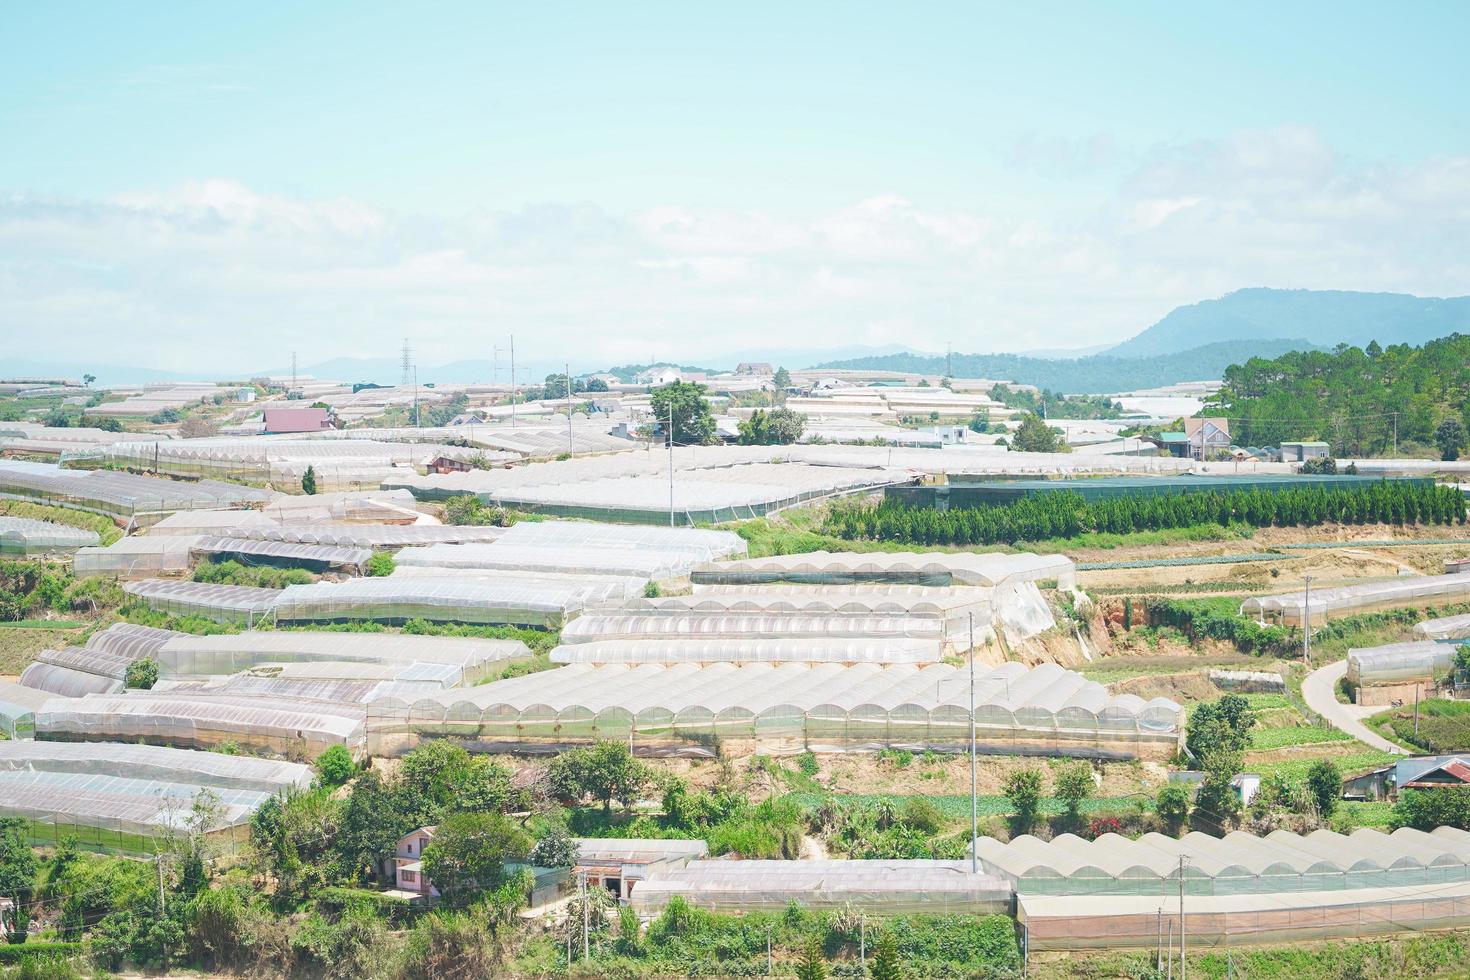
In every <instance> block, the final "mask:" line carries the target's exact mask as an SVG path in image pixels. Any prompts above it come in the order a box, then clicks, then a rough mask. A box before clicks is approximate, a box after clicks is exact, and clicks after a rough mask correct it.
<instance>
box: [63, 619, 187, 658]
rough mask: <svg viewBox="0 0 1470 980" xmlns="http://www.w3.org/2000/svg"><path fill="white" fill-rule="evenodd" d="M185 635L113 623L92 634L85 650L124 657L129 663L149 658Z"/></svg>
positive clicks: (154, 628) (173, 631)
mask: <svg viewBox="0 0 1470 980" xmlns="http://www.w3.org/2000/svg"><path fill="white" fill-rule="evenodd" d="M184 635H186V634H184V633H179V632H176V631H175V630H165V629H158V628H157V627H154V626H138V625H136V624H134V623H115V624H113V625H112V626H109V627H107V629H105V630H102V631H100V632H97V633H93V634H92V635H91V636H90V637H88V639H87V647H86V648H87V649H88V650H95V651H97V652H98V653H101V654H113V655H116V656H119V657H124V658H126V659H127V661H128V662H129V663H131V662H133V661H134V660H142V659H143V658H144V657H151V656H153V655H154V654H155V653H157V652H158V648H159V647H161V646H163V645H164V644H165V643H167V642H168V641H169V640H172V639H173V638H174V637H178V636H184Z"/></svg>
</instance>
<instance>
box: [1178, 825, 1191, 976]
mask: <svg viewBox="0 0 1470 980" xmlns="http://www.w3.org/2000/svg"><path fill="white" fill-rule="evenodd" d="M1186 860H1188V859H1187V858H1186V857H1185V856H1184V855H1183V854H1181V855H1179V980H1187V971H1188V970H1189V966H1188V964H1187V962H1186V961H1185V959H1184V862H1185V861H1186Z"/></svg>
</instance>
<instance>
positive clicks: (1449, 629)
mask: <svg viewBox="0 0 1470 980" xmlns="http://www.w3.org/2000/svg"><path fill="white" fill-rule="evenodd" d="M1414 633H1415V635H1417V636H1423V637H1426V638H1428V639H1431V640H1470V613H1464V614H1462V615H1459V616H1445V617H1444V618H1442V619H1426V620H1425V621H1424V622H1422V623H1420V624H1419V625H1418V626H1415V627H1414Z"/></svg>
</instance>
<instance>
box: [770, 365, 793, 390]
mask: <svg viewBox="0 0 1470 980" xmlns="http://www.w3.org/2000/svg"><path fill="white" fill-rule="evenodd" d="M771 384H773V385H775V386H776V388H777V390H784V389H786V388H790V387H791V372H790V371H788V370H786V369H785V368H784V367H778V368H776V374H775V375H774V376H773V377H772V378H771Z"/></svg>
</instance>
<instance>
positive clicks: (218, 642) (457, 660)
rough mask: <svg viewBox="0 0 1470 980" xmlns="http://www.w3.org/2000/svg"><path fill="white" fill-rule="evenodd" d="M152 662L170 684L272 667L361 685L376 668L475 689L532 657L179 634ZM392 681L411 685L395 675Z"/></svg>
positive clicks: (398, 637)
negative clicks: (444, 674)
mask: <svg viewBox="0 0 1470 980" xmlns="http://www.w3.org/2000/svg"><path fill="white" fill-rule="evenodd" d="M153 657H154V659H155V660H157V661H158V669H159V673H160V675H161V676H163V677H172V678H177V677H199V676H208V675H219V674H234V673H238V672H239V671H242V670H253V669H255V668H264V667H267V666H271V667H275V668H278V671H279V673H281V674H282V675H284V674H286V673H288V672H290V671H292V669H293V667H294V668H296V670H295V672H296V673H297V674H298V675H299V676H311V677H328V676H332V675H331V674H330V673H328V672H326V667H328V666H331V665H341V664H348V665H354V666H351V667H349V668H348V669H347V673H346V674H345V675H341V674H339V675H337V676H347V677H350V678H362V677H365V676H371V675H368V674H366V673H365V672H364V671H365V668H366V667H367V666H368V665H373V664H383V665H388V666H392V667H393V668H394V669H395V671H399V672H402V671H405V670H407V669H409V668H414V667H419V668H424V669H427V668H429V667H431V666H433V665H443V666H445V667H448V668H450V669H451V670H453V671H454V673H453V675H451V677H452V680H453V683H450V684H445V685H444V686H447V687H452V686H459V685H470V684H475V683H477V682H478V681H480V680H482V679H483V678H485V677H487V676H488V675H489V674H490V673H491V672H492V671H494V670H496V669H498V668H499V667H501V666H503V665H505V664H509V663H519V662H521V661H524V660H529V659H530V657H531V651H530V650H529V649H528V648H527V647H526V645H525V644H524V643H522V642H520V641H519V640H485V639H479V638H469V637H450V636H413V635H410V634H406V633H334V632H316V631H310V630H256V631H251V632H245V633H230V634H220V635H216V636H193V635H190V634H184V633H179V634H175V636H174V638H172V639H170V640H169V641H168V642H167V643H165V644H163V645H162V646H161V647H159V648H158V649H157V650H156V651H155V652H154V654H153ZM308 664H316V665H318V669H316V670H313V671H306V670H305V669H304V668H305V665H308ZM357 665H360V666H357ZM428 673H430V674H433V673H434V672H433V671H428ZM390 679H403V680H411V679H413V678H412V677H400V675H399V674H398V673H395V674H393V675H392V677H391V678H390Z"/></svg>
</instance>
